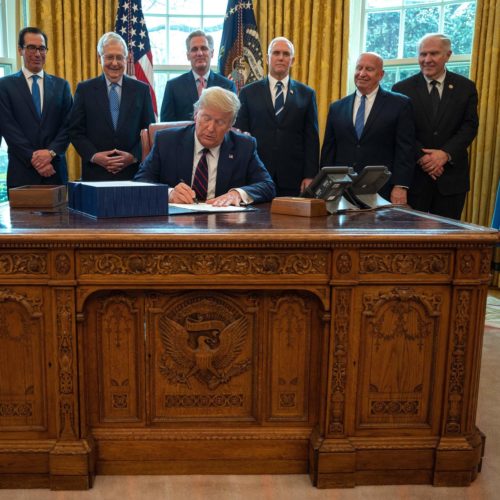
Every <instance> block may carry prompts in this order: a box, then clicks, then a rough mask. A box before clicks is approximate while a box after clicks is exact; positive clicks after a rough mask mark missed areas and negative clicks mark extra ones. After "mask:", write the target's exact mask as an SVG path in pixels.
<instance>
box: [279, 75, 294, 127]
mask: <svg viewBox="0 0 500 500" xmlns="http://www.w3.org/2000/svg"><path fill="white" fill-rule="evenodd" d="M296 90H297V89H296V86H295V82H294V81H293V80H292V79H291V78H289V79H288V92H287V94H286V100H285V107H284V108H283V111H282V113H283V116H282V117H281V120H280V121H281V122H284V121H285V120H286V117H287V115H288V113H289V111H290V110H291V109H292V108H293V107H294V106H295V102H296V95H295V92H296Z"/></svg>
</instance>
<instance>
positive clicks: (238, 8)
mask: <svg viewBox="0 0 500 500" xmlns="http://www.w3.org/2000/svg"><path fill="white" fill-rule="evenodd" d="M219 72H220V73H222V74H223V75H224V76H226V77H227V78H229V79H230V80H233V81H234V83H235V84H236V88H237V89H238V90H240V89H241V87H243V86H244V85H246V84H247V83H251V82H254V81H256V80H260V79H262V78H263V76H264V65H263V61H262V49H261V46H260V39H259V32H258V31H257V23H256V22H255V15H254V12H253V3H252V0H246V1H244V0H229V1H228V3H227V9H226V16H225V18H224V27H223V29H222V40H221V44H220V51H219Z"/></svg>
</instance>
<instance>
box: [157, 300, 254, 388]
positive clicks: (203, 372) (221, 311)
mask: <svg viewBox="0 0 500 500" xmlns="http://www.w3.org/2000/svg"><path fill="white" fill-rule="evenodd" d="M248 328H249V326H248V320H247V318H246V317H244V316H242V314H241V313H240V312H239V311H237V310H236V309H235V308H234V307H233V306H232V305H231V304H230V303H229V302H226V301H225V300H223V299H221V298H219V297H213V298H209V299H202V298H191V299H187V300H185V301H183V302H182V303H181V304H179V305H178V307H176V308H174V310H173V312H172V313H165V314H163V315H162V316H160V318H159V331H160V338H161V342H162V345H163V354H162V356H161V360H160V365H159V367H160V373H161V374H162V375H163V376H165V377H166V379H167V380H168V381H169V382H170V383H171V384H181V385H185V386H186V387H188V388H190V389H192V388H193V380H196V381H198V382H199V383H201V384H203V385H205V386H206V387H207V388H208V389H210V390H214V389H217V388H218V387H219V386H220V385H224V384H227V383H228V382H229V381H230V380H231V379H232V378H233V377H236V376H238V375H240V374H242V373H244V372H246V371H247V370H248V369H249V368H250V366H251V360H250V359H249V358H246V359H242V360H239V357H240V354H242V352H243V350H244V347H245V343H246V340H247V337H248Z"/></svg>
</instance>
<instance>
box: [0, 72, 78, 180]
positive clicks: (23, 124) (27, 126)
mask: <svg viewBox="0 0 500 500" xmlns="http://www.w3.org/2000/svg"><path fill="white" fill-rule="evenodd" d="M43 85H44V87H43V109H42V117H41V119H40V118H39V117H38V115H37V112H36V110H35V106H34V104H33V99H32V97H31V92H30V89H29V87H28V83H27V82H26V78H25V77H24V74H23V72H22V71H19V72H17V73H14V74H13V75H9V76H5V77H3V78H0V117H1V120H2V135H3V137H4V139H5V142H6V143H7V145H8V155H9V166H8V170H7V187H9V188H11V187H16V186H22V185H25V184H64V183H66V181H67V180H68V172H67V167H66V158H65V152H66V149H67V148H68V144H69V135H68V121H67V120H68V116H69V113H70V110H71V105H72V103H73V99H72V97H71V91H70V88H69V84H68V82H67V81H66V80H63V79H62V78H58V77H57V76H53V75H49V74H47V73H45V74H44V79H43ZM38 149H52V150H54V151H55V152H56V153H57V156H56V157H55V158H53V159H52V165H53V166H54V169H55V171H56V173H55V174H54V175H53V176H51V177H42V176H41V175H40V174H39V173H38V172H37V171H36V170H35V168H34V167H33V166H32V165H31V156H32V155H33V152H34V151H36V150H38Z"/></svg>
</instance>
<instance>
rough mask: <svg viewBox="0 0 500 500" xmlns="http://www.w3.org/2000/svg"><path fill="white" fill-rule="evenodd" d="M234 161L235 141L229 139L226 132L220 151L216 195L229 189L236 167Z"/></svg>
mask: <svg viewBox="0 0 500 500" xmlns="http://www.w3.org/2000/svg"><path fill="white" fill-rule="evenodd" d="M234 161H235V158H234V144H233V141H231V139H229V136H228V134H226V135H225V136H224V140H223V141H222V144H221V146H220V151H219V162H218V163H217V181H216V183H215V196H219V195H220V194H224V193H226V192H227V191H229V188H230V186H229V179H230V178H231V172H232V170H233V168H234Z"/></svg>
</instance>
